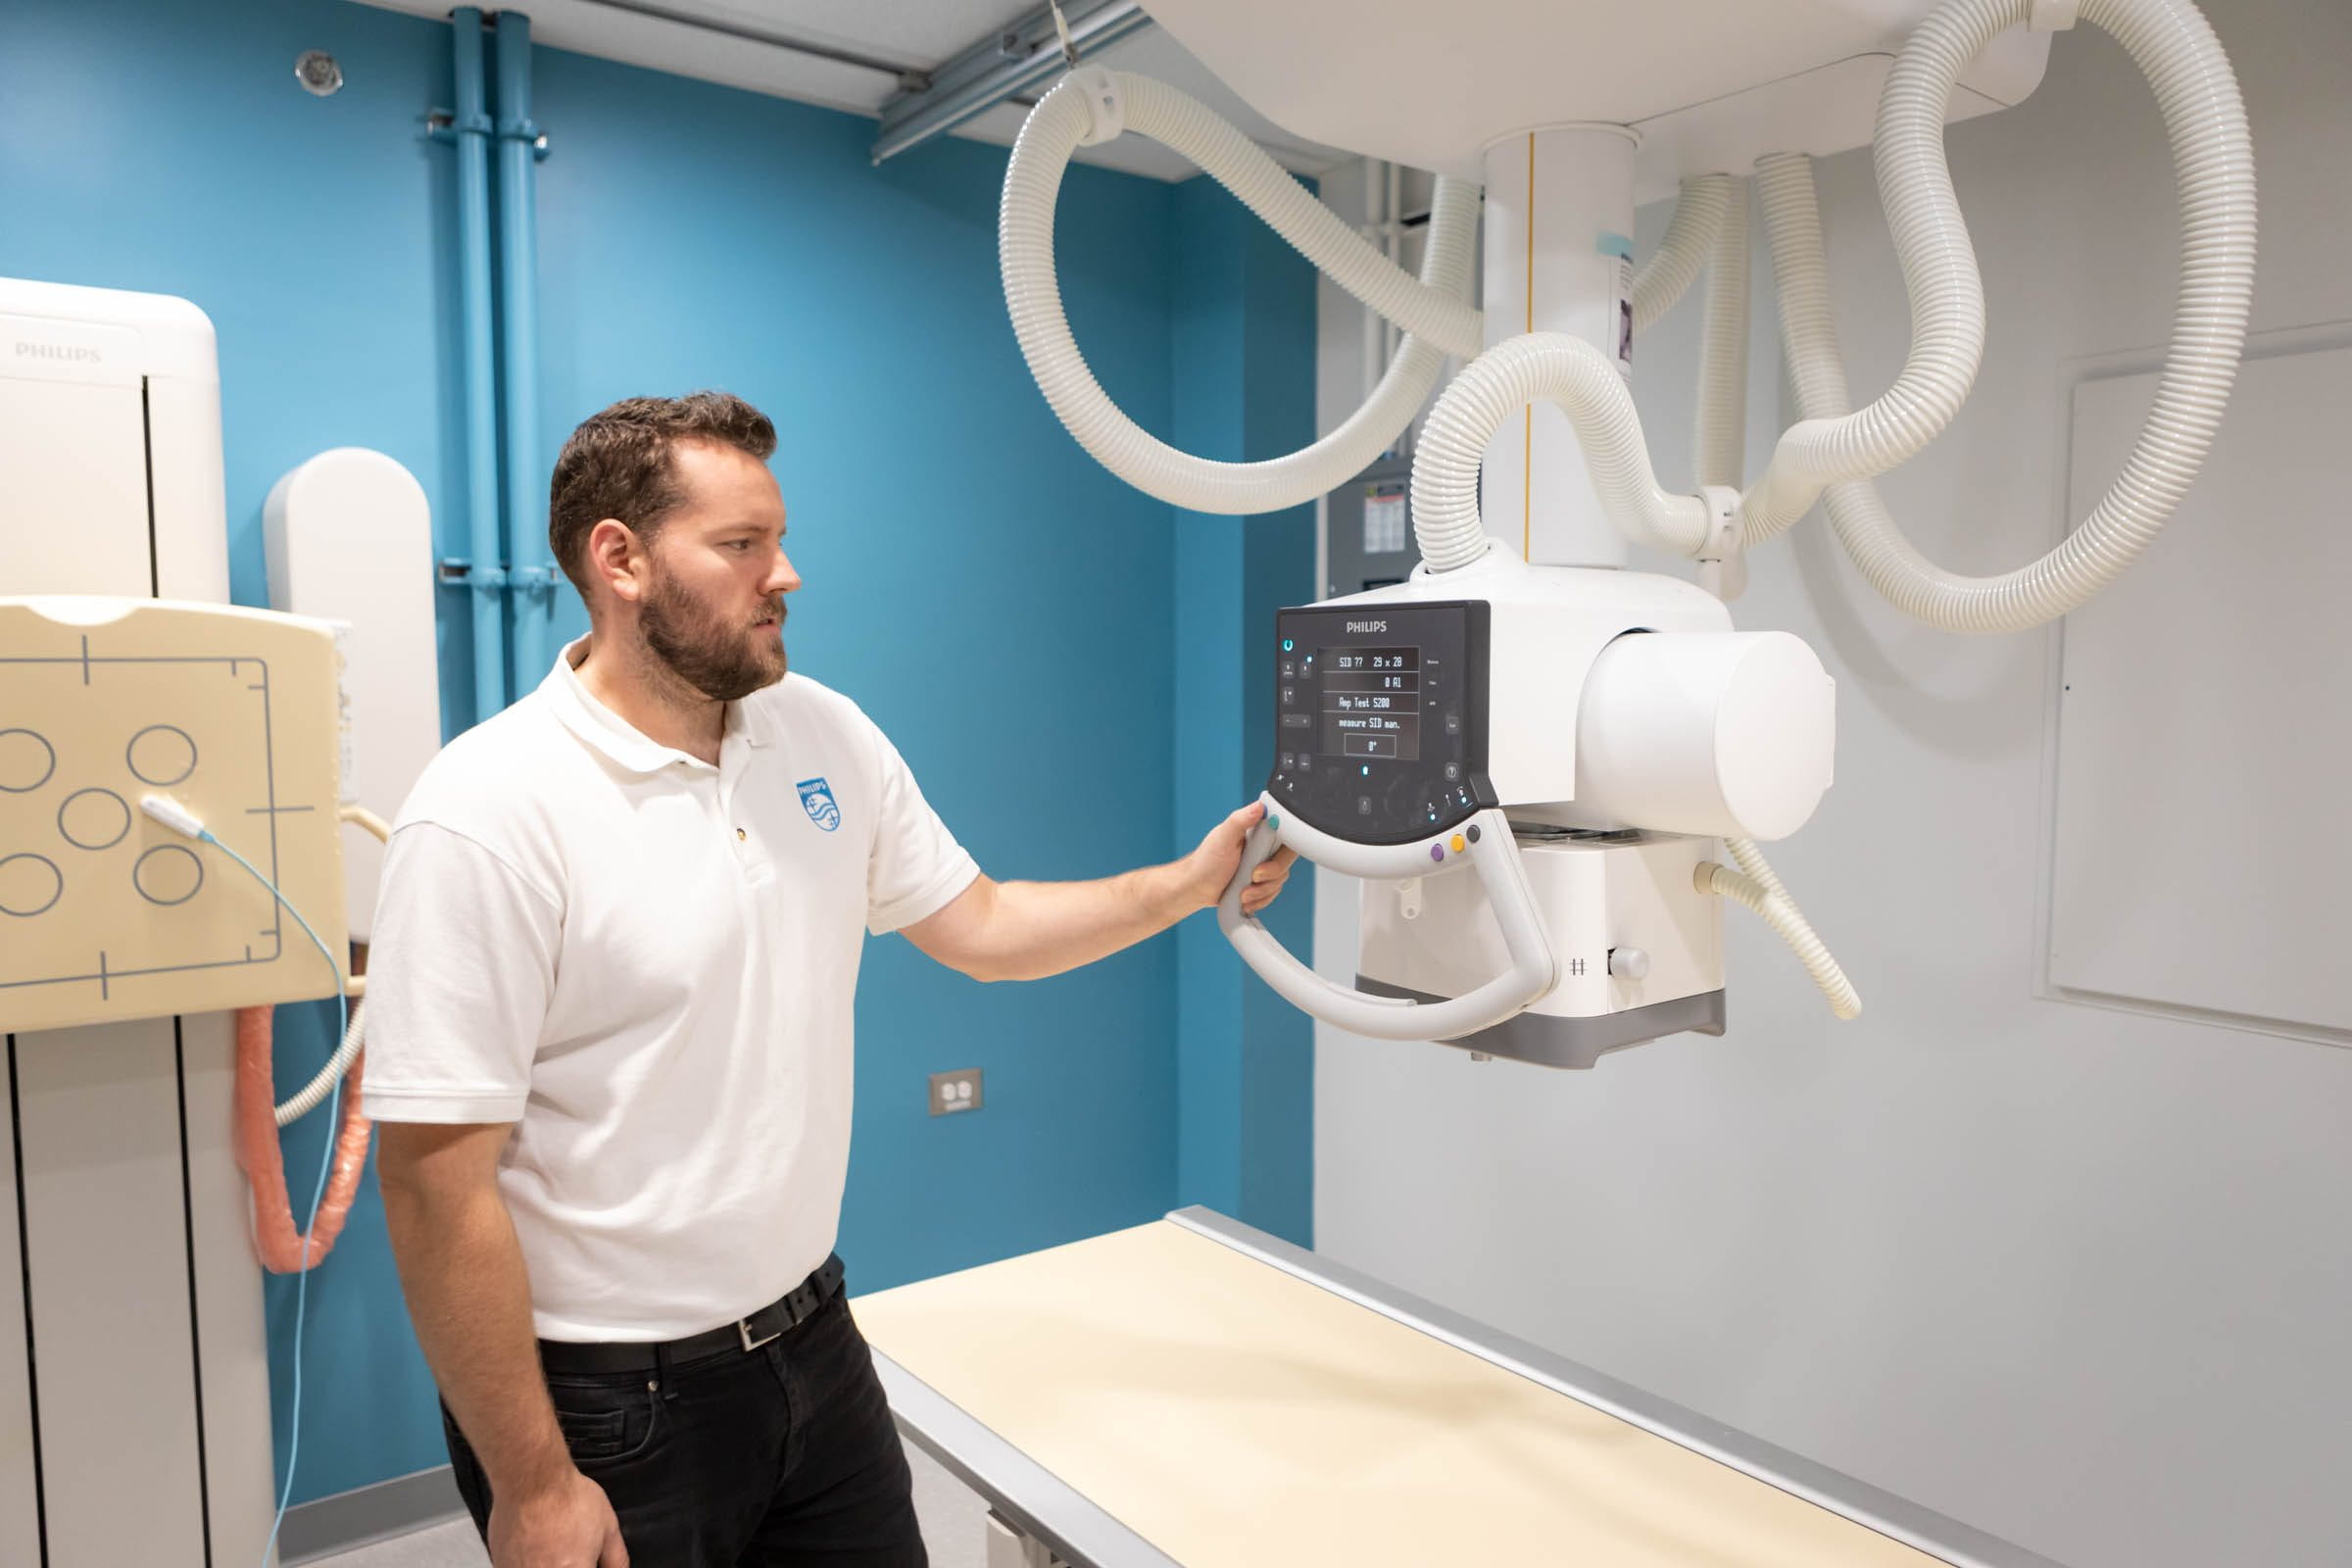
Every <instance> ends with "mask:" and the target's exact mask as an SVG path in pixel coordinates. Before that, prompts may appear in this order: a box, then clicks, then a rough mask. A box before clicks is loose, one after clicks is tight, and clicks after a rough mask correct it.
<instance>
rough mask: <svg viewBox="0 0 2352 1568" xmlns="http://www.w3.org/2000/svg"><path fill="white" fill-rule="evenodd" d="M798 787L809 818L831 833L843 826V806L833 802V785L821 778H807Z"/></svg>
mask: <svg viewBox="0 0 2352 1568" xmlns="http://www.w3.org/2000/svg"><path fill="white" fill-rule="evenodd" d="M797 788H798V789H799V790H800V792H801V805H802V806H803V807H805V808H807V809H808V812H809V821H811V822H814V823H815V824H816V825H817V826H818V827H821V828H823V829H824V830H825V831H826V832H828V833H830V832H832V831H833V830H834V829H835V828H837V827H839V826H841V808H840V807H839V806H836V805H835V804H834V803H833V786H832V785H830V784H828V783H826V782H825V781H824V780H823V779H821V778H805V779H803V780H801V782H800V784H799V785H798V786H797Z"/></svg>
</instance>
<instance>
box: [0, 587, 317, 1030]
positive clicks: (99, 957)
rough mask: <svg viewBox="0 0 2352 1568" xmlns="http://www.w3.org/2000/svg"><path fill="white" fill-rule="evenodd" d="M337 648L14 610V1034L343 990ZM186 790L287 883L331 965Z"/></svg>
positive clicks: (307, 626) (245, 613)
mask: <svg viewBox="0 0 2352 1568" xmlns="http://www.w3.org/2000/svg"><path fill="white" fill-rule="evenodd" d="M336 670H337V655H336V651H335V642H334V634H333V632H332V630H331V629H330V628H329V627H327V626H326V625H325V624H324V623H323V622H320V621H314V620H304V619H300V618H298V617H294V616H289V615H278V614H272V613H268V612H264V611H255V610H241V609H233V608H227V607H223V606H218V605H194V604H174V603H170V602H165V601H156V600H120V599H116V600H101V599H71V598H51V599H0V1029H6V1030H11V1031H14V1030H30V1029H48V1028H56V1027H60V1026H64V1025H70V1024H83V1023H96V1022H100V1021H103V1020H107V1019H115V1018H140V1017H151V1016H156V1015H159V1014H164V1013H175V1012H178V1013H187V1012H204V1011H209V1010H212V1009H215V1008H223V1007H236V1006H246V1005H258V1004H261V1003H271V1002H293V1001H299V1000H302V999H305V998H311V997H319V996H332V995H333V994H334V991H335V986H336V981H337V977H338V975H339V974H340V973H341V971H342V968H343V965H344V963H345V959H346V951H345V935H344V933H345V919H344V908H343V868H342V858H341V854H340V845H339V842H338V838H337V835H338V834H339V832H340V828H339V826H338V823H337V820H336V810H337V807H338V799H337V797H338V793H339V783H340V769H341V761H340V748H341V732H340V721H339V714H338V702H337V695H338V694H337V685H338V682H337V675H336ZM150 793H153V794H161V795H165V796H168V797H170V798H171V799H172V800H173V801H175V802H177V803H178V804H179V805H181V806H182V807H184V808H186V809H188V810H190V811H192V812H193V813H194V814H195V815H196V816H197V817H198V818H200V819H201V820H202V821H203V823H204V824H205V826H207V827H208V828H210V829H211V830H212V831H213V833H214V834H215V835H216V836H217V837H218V838H219V839H220V840H221V843H222V844H225V845H227V846H229V847H230V848H232V849H234V850H236V851H237V852H238V853H239V854H241V855H243V856H244V857H245V858H247V859H248V860H250V861H252V862H253V864H254V865H255V866H256V867H257V868H258V869H259V870H260V871H261V872H262V873H263V874H264V875H267V876H273V877H274V878H275V879H276V881H277V882H278V885H279V886H280V887H281V888H282V889H283V890H284V892H285V895H286V898H287V900H288V902H290V903H291V904H292V905H293V906H294V907H295V908H297V909H299V910H300V911H301V912H302V915H303V918H305V919H307V920H308V921H310V923H311V925H312V927H313V928H314V929H315V930H316V931H317V932H318V933H319V938H320V940H321V941H323V942H324V943H325V944H326V946H327V949H328V951H329V952H330V953H331V954H332V955H333V956H334V960H335V966H336V967H335V970H334V971H333V972H330V971H329V969H328V966H327V962H326V960H325V959H324V958H322V957H320V956H319V950H318V949H317V948H316V947H314V946H313V945H312V944H311V941H310V939H309V938H307V937H305V936H304V935H303V934H302V929H301V927H300V926H299V925H297V924H296V923H295V922H294V920H293V919H292V918H291V917H290V916H288V915H286V914H285V912H284V911H283V910H282V909H281V908H280V907H278V905H277V904H276V901H275V900H273V899H272V898H271V897H270V893H269V891H268V889H267V888H265V887H264V886H263V885H262V884H261V883H260V882H259V881H257V880H255V879H254V878H253V877H252V876H251V875H249V874H247V873H246V872H245V871H244V870H242V869H240V868H239V867H238V866H237V864H236V863H235V862H234V861H233V860H231V859H230V858H228V857H227V856H225V855H223V854H221V851H220V850H219V849H218V848H216V847H215V846H213V845H209V844H204V843H200V842H196V841H193V840H191V839H189V838H186V837H184V836H182V835H181V834H178V833H175V832H173V831H172V829H170V828H168V827H166V826H165V825H164V824H163V823H161V822H158V821H156V820H154V819H153V818H152V817H150V816H148V815H147V814H146V813H145V812H143V811H141V810H140V809H139V802H140V799H141V797H142V796H145V795H148V794H150Z"/></svg>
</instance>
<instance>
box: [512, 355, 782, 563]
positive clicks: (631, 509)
mask: <svg viewBox="0 0 2352 1568" xmlns="http://www.w3.org/2000/svg"><path fill="white" fill-rule="evenodd" d="M680 441H709V442H712V443H714V444H716V445H719V446H729V447H733V448H735V449H736V450H737V451H740V452H748V453H750V454H751V455H752V456H753V457H755V458H758V459H759V460H760V462H762V463H765V462H766V461H767V460H768V459H769V458H771V457H773V456H775V452H776V427H775V426H774V425H773V424H771V423H769V422H768V417H767V416H766V415H764V414H761V413H760V411H759V410H758V409H755V408H753V407H752V406H751V405H750V404H749V403H746V402H744V401H743V399H741V398H739V397H737V396H735V395H734V394H733V393H731V392H690V393H688V394H687V395H686V396H684V397H682V398H623V399H621V400H620V401H619V402H618V403H615V404H613V406H612V407H611V408H609V409H605V410H602V411H600V412H598V413H596V414H592V415H590V416H589V417H587V418H585V419H583V420H581V421H580V426H579V428H578V429H576V430H574V431H572V432H571V439H570V440H568V441H566V442H564V450H563V452H561V453H560V454H558V455H557V458H556V476H555V480H554V482H553V483H552V484H551V485H550V486H549V489H548V499H547V543H548V548H549V549H550V550H552V551H553V552H554V553H555V558H556V564H558V565H560V566H562V567H563V568H564V575H565V576H566V577H569V578H570V579H571V585H572V586H573V587H574V588H577V589H578V590H579V591H580V597H581V598H582V599H586V598H588V533H589V530H591V529H592V528H594V527H595V526H596V525H597V524H598V523H599V522H602V521H603V520H604V519H605V518H607V517H613V518H615V519H617V520H619V521H621V522H625V523H627V524H628V525H629V527H630V528H631V529H633V530H634V531H635V532H636V534H637V536H638V537H639V538H641V539H650V538H651V537H652V536H653V534H654V533H655V532H656V531H657V530H658V529H660V528H661V526H662V519H663V518H665V517H667V516H668V515H670V514H671V513H672V512H674V511H676V510H677V509H678V506H679V504H680V503H682V502H683V501H685V499H686V492H685V490H684V489H683V488H682V487H681V486H680V485H679V483H678V475H677V466H676V465H675V464H674V463H673V462H672V461H671V453H672V451H673V450H674V449H675V447H676V444H677V443H678V442H680Z"/></svg>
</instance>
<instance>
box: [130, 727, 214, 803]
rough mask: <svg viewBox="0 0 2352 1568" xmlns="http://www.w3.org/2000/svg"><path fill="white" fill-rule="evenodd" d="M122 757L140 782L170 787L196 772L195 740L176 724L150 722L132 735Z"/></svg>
mask: <svg viewBox="0 0 2352 1568" xmlns="http://www.w3.org/2000/svg"><path fill="white" fill-rule="evenodd" d="M123 761H125V762H127V763H129V764H130V770H131V771H132V772H133V773H136V774H137V775H138V776H139V782H140V783H142V784H154V785H157V786H158V787H161V788H167V789H168V788H170V787H171V786H172V785H173V784H176V783H178V782H179V781H180V780H181V779H183V778H186V777H187V776H188V775H189V774H190V773H193V772H195V771H196V742H195V741H194V740H193V739H192V738H190V736H189V734H188V732H187V731H186V730H184V729H181V728H180V727H179V726H178V725H177V724H150V725H148V726H147V727H146V728H145V729H143V730H141V731H139V732H138V733H137V734H136V735H133V736H132V737H131V738H130V744H129V745H128V746H126V747H124V748H123Z"/></svg>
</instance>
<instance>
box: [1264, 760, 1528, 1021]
mask: <svg viewBox="0 0 2352 1568" xmlns="http://www.w3.org/2000/svg"><path fill="white" fill-rule="evenodd" d="M1258 800H1259V803H1260V804H1261V805H1263V806H1264V807H1265V809H1266V816H1265V820H1264V821H1261V822H1260V823H1258V825H1257V826H1256V827H1254V828H1252V829H1250V838H1249V842H1248V843H1247V844H1246V845H1244V847H1243V849H1242V863H1241V868H1240V869H1239V870H1238V871H1236V872H1235V873H1234V878H1233V881H1232V883H1231V884H1230V885H1229V886H1227V888H1226V889H1225V896H1224V897H1223V898H1222V899H1220V900H1218V901H1217V927H1218V929H1219V930H1221V931H1223V932H1224V933H1225V939H1226V940H1227V941H1228V942H1231V943H1232V944H1233V947H1234V951H1235V952H1237V953H1239V954H1240V955H1241V956H1242V961H1244V962H1245V963H1247V964H1249V965H1250V968H1251V969H1254V970H1255V971H1257V977H1258V978H1259V979H1261V980H1263V981H1264V982H1265V983H1266V984H1267V985H1269V986H1271V987H1273V988H1274V990H1275V992H1276V993H1277V994H1279V995H1280V996H1281V997H1282V999H1283V1000H1284V1001H1286V1002H1288V1003H1290V1004H1291V1005H1293V1006H1295V1007H1297V1008H1299V1010H1300V1011H1301V1012H1305V1013H1309V1014H1311V1015H1313V1016H1314V1017H1317V1018H1320V1019H1322V1020H1323V1021H1324V1022H1326V1023H1329V1024H1334V1025H1337V1026H1338V1027H1339V1028H1342V1029H1345V1030H1347V1031H1348V1033H1350V1034H1358V1035H1364V1036H1367V1037H1369V1038H1371V1039H1374V1040H1454V1039H1459V1038H1460V1037H1461V1036H1463V1035H1468V1034H1475V1033H1477V1032H1478V1031H1479V1030H1481V1029H1484V1028H1486V1027H1487V1026H1489V1025H1490V1024H1496V1023H1500V1022H1501V1021H1502V1020H1503V1019H1505V1018H1508V1017H1510V1016H1511V1015H1513V1014H1514V1013H1516V1012H1518V1011H1519V1010H1520V1009H1521V1008H1523V1007H1525V1006H1526V1005H1528V1004H1529V1003H1531V1002H1533V1001H1535V1000H1536V999H1537V998H1538V997H1540V996H1542V995H1544V993H1545V992H1547V991H1549V990H1550V989H1551V988H1552V987H1553V986H1555V985H1557V984H1559V979H1560V966H1559V960H1558V959H1557V958H1555V957H1553V956H1552V953H1551V942H1550V940H1549V938H1547V937H1546V936H1545V935H1544V922H1543V919H1542V917H1541V916H1540V915H1539V914H1538V913H1537V911H1536V900H1535V895H1534V893H1533V892H1532V891H1531V890H1530V889H1529V887H1528V883H1527V873H1526V871H1525V869H1524V868H1523V867H1522V866H1521V865H1520V863H1519V844H1518V841H1517V840H1516V839H1514V838H1513V837H1512V836H1511V827H1510V823H1509V822H1508V821H1506V820H1505V819H1504V817H1503V814H1502V812H1500V811H1498V810H1494V809H1488V810H1484V811H1481V812H1479V813H1478V814H1477V815H1476V816H1475V817H1473V818H1471V820H1470V824H1469V825H1468V826H1467V827H1465V828H1449V829H1447V830H1446V834H1445V835H1444V837H1445V838H1447V839H1450V838H1451V837H1452V835H1453V834H1454V833H1456V832H1460V833H1463V834H1464V835H1465V838H1466V840H1467V841H1468V842H1469V848H1468V849H1467V850H1465V851H1464V852H1462V853H1461V854H1459V855H1452V856H1448V857H1446V858H1444V859H1437V858H1433V856H1432V854H1431V845H1432V842H1434V841H1423V842H1419V843H1413V844H1399V845H1366V844H1356V843H1354V842H1352V841H1350V840H1348V839H1343V838H1338V837H1335V836H1333V835H1332V834H1329V833H1325V832H1323V831H1322V830H1321V829H1319V828H1315V827H1311V826H1309V825H1308V824H1306V823H1304V822H1301V821H1299V819H1298V818H1297V817H1296V816H1293V815H1291V814H1290V813H1289V811H1288V810H1287V809H1285V808H1284V807H1283V805H1282V804H1281V803H1280V802H1278V801H1276V800H1275V799H1274V798H1273V797H1272V796H1270V795H1260V796H1259V797H1258ZM1285 846H1287V847H1289V848H1290V849H1293V850H1296V851H1297V852H1298V853H1299V858H1301V859H1306V860H1312V861H1313V862H1314V863H1316V864H1317V865H1325V866H1329V867H1330V868H1331V869H1333V870H1335V871H1342V872H1346V873H1347V874H1348V875H1350V876H1356V877H1363V878H1367V879H1383V878H1387V879H1401V878H1404V877H1413V876H1437V875H1444V874H1446V872H1448V871H1453V870H1458V869H1460V868H1461V867H1462V865H1463V864H1464V862H1465V861H1466V862H1468V863H1469V864H1471V865H1474V866H1476V867H1477V869H1478V875H1479V880H1480V881H1481V882H1483V883H1484V884H1485V885H1486V890H1487V901H1488V902H1489V903H1490V904H1491V905H1493V906H1494V908H1495V920H1496V921H1497V923H1499V924H1500V925H1501V927H1502V940H1503V947H1504V950H1505V951H1506V952H1507V953H1508V954H1509V955H1510V960H1511V966H1510V967H1509V968H1508V969H1507V970H1505V971H1504V972H1503V973H1501V974H1499V975H1497V976H1495V978H1494V979H1492V980H1490V981H1488V982H1487V983H1486V984H1484V985H1482V986H1480V987H1478V988H1477V989H1476V990H1474V991H1471V992H1468V993H1466V994H1465V995H1462V996H1459V997H1454V998H1452V999H1450V1000H1448V1001H1446V1002H1410V1001H1404V1000H1400V999H1397V998H1395V997H1375V996H1371V995H1368V994H1366V993H1364V992H1361V991H1358V990H1356V989H1355V988H1354V987H1353V986H1343V985H1336V984H1334V983H1333V982H1331V981H1329V980H1326V979H1324V978H1323V977H1322V976H1321V975H1319V974H1317V973H1315V971H1314V970H1312V969H1310V968H1308V967H1307V966H1306V965H1305V964H1303V963H1301V962H1299V959H1298V958H1296V957H1295V956H1292V954H1291V952H1290V950H1289V949H1287V948H1285V947H1284V946H1283V945H1282V944H1281V943H1279V942H1277V941H1275V940H1274V934H1273V933H1272V932H1270V931H1268V930H1267V929H1266V928H1265V927H1264V926H1263V925H1262V924H1260V923H1259V922H1258V921H1257V920H1256V919H1254V918H1252V917H1250V916H1249V915H1246V914H1244V913H1242V892H1243V890H1244V889H1245V888H1247V887H1249V886H1250V873H1251V872H1253V871H1255V870H1256V869H1257V868H1258V867H1259V866H1260V865H1262V864H1264V863H1265V862H1266V861H1267V860H1268V859H1270V858H1272V857H1273V855H1274V852H1275V851H1276V850H1278V849H1281V848H1284V847H1285Z"/></svg>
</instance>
